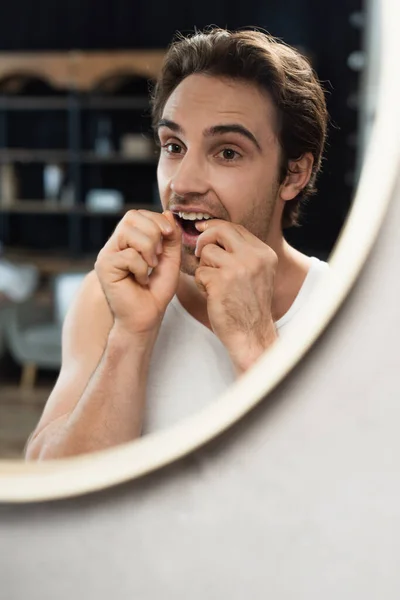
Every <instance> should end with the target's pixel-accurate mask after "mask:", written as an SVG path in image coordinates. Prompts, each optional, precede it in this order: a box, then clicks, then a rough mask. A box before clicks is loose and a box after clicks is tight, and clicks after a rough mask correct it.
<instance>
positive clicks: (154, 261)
mask: <svg viewBox="0 0 400 600" xmlns="http://www.w3.org/2000/svg"><path fill="white" fill-rule="evenodd" d="M157 265H158V258H157V256H154V257H153V267H154V268H155V267H156V266H157Z"/></svg>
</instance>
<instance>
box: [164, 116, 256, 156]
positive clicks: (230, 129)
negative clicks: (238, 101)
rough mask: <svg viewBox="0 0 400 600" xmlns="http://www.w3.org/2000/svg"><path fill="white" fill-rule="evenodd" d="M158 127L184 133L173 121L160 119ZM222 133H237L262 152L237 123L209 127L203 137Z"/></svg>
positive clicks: (251, 137)
mask: <svg viewBox="0 0 400 600" xmlns="http://www.w3.org/2000/svg"><path fill="white" fill-rule="evenodd" d="M160 127H168V129H170V130H171V131H174V132H175V133H179V134H183V133H184V131H183V129H182V127H181V126H180V125H178V123H175V122H174V121H170V120H169V119H161V120H160V121H159V123H158V127H157V129H160ZM224 133H238V134H239V135H241V136H243V137H245V138H247V139H248V140H250V141H251V142H252V143H253V144H254V146H255V147H256V148H257V150H258V151H259V152H262V150H261V146H260V144H259V142H258V140H257V138H256V137H255V136H254V135H253V134H252V133H251V131H249V130H248V129H247V128H246V127H244V126H243V125H240V124H239V123H227V124H225V125H214V126H213V127H210V128H209V129H206V130H205V131H204V136H205V137H214V136H217V135H222V134H224Z"/></svg>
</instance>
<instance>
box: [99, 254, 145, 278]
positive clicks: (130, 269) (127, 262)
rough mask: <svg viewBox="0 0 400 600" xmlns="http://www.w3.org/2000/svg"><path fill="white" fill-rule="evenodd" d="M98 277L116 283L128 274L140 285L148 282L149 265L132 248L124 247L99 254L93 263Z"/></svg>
mask: <svg viewBox="0 0 400 600" xmlns="http://www.w3.org/2000/svg"><path fill="white" fill-rule="evenodd" d="M95 269H96V272H97V273H98V275H99V276H100V278H104V279H107V280H108V281H110V282H111V283H116V282H117V281H121V280H122V279H125V278H126V277H128V276H129V275H130V274H131V275H133V276H134V278H135V280H136V281H137V282H138V283H139V284H140V285H143V286H145V285H147V284H148V283H149V275H148V272H149V265H148V264H147V262H146V261H145V260H144V259H143V257H142V256H141V254H139V253H138V252H137V251H136V250H134V248H125V250H120V251H119V252H113V253H108V254H105V253H104V254H103V255H102V254H101V253H100V254H99V258H98V260H97V262H96V265H95Z"/></svg>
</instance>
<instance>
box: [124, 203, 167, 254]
mask: <svg viewBox="0 0 400 600" xmlns="http://www.w3.org/2000/svg"><path fill="white" fill-rule="evenodd" d="M145 212H146V213H147V214H144V213H145ZM152 214H153V213H151V212H150V211H138V210H132V211H129V213H127V214H126V215H125V217H124V219H123V221H122V222H121V229H125V227H126V226H128V227H129V226H130V227H137V228H138V229H140V230H141V231H143V232H144V233H146V234H147V235H148V236H149V237H150V238H151V239H152V240H154V243H155V244H156V249H157V250H156V253H157V254H161V252H162V239H163V236H164V235H167V234H166V233H164V232H165V231H166V229H165V228H164V230H163V229H162V227H161V225H160V223H159V222H158V220H157V219H155V218H151V215H152ZM158 216H160V215H158Z"/></svg>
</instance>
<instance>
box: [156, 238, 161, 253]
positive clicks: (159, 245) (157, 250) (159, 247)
mask: <svg viewBox="0 0 400 600" xmlns="http://www.w3.org/2000/svg"><path fill="white" fill-rule="evenodd" d="M156 254H162V243H161V241H159V242H158V244H157V248H156Z"/></svg>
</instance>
